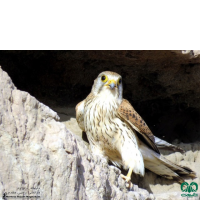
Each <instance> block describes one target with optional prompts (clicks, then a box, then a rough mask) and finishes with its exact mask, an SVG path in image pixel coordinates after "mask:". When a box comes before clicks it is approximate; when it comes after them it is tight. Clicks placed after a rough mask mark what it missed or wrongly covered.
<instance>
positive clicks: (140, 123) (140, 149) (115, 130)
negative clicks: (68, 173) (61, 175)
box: [76, 71, 195, 183]
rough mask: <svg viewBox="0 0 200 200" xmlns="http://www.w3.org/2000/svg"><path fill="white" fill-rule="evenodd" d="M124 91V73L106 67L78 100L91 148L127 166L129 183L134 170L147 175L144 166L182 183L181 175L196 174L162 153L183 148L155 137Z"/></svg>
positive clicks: (79, 117) (80, 119)
mask: <svg viewBox="0 0 200 200" xmlns="http://www.w3.org/2000/svg"><path fill="white" fill-rule="evenodd" d="M122 92H123V88H122V77H121V76H120V75H119V74H117V73H115V72H110V71H105V72H102V73H100V74H99V75H98V77H97V78H96V79H95V80H94V84H93V87H92V90H91V93H90V94H89V95H88V96H87V97H86V99H84V100H83V101H81V102H80V103H79V104H77V106H76V119H77V122H78V124H79V126H80V128H81V129H82V130H83V131H84V132H86V134H87V138H88V140H89V143H90V146H91V150H92V152H93V153H94V154H97V155H99V156H101V157H103V158H106V160H110V161H111V162H112V163H113V164H114V165H116V166H118V167H123V168H124V169H125V170H128V174H127V176H123V178H124V179H125V180H126V181H127V182H129V183H130V179H131V174H132V172H134V173H136V174H139V175H141V176H144V173H145V168H147V169H149V170H150V171H152V172H154V173H156V174H158V175H160V176H163V177H165V178H168V179H174V180H176V181H178V182H180V183H182V182H184V179H183V178H182V177H181V175H189V176H191V177H195V172H193V171H192V170H191V169H189V168H187V167H182V166H178V165H176V164H173V163H172V162H170V161H169V160H167V159H166V158H164V157H163V156H162V155H161V154H160V152H159V149H158V148H159V147H161V148H163V147H164V148H172V149H175V150H179V151H181V149H178V148H177V147H175V146H173V145H171V144H169V143H167V142H165V141H163V140H161V139H159V138H156V137H155V136H154V135H153V134H152V132H151V130H150V129H149V127H148V126H147V124H146V123H145V121H144V120H143V119H142V118H141V117H140V115H139V114H138V113H137V112H136V111H135V109H134V108H133V107H132V105H131V104H130V103H129V102H128V101H127V100H126V99H123V94H122ZM156 142H157V144H156Z"/></svg>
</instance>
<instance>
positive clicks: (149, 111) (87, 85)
mask: <svg viewBox="0 0 200 200" xmlns="http://www.w3.org/2000/svg"><path fill="white" fill-rule="evenodd" d="M0 65H1V67H2V69H3V70H5V71H6V72H7V73H8V74H9V76H10V77H11V78H12V80H13V82H14V84H15V85H16V87H17V88H18V89H20V90H24V91H27V92H29V93H30V94H31V95H33V96H35V97H36V98H37V99H38V100H39V101H41V102H43V103H45V104H47V105H48V106H49V107H51V108H53V109H54V110H55V111H57V112H58V114H59V115H60V116H61V121H64V119H68V118H70V117H74V116H75V110H74V107H75V105H76V104H77V103H78V102H79V101H81V100H83V99H84V98H85V97H86V96H87V95H88V94H89V92H90V90H91V87H92V84H93V81H94V79H95V78H96V77H97V75H98V74H99V73H100V72H102V71H105V70H110V71H115V72H117V73H119V74H121V75H122V78H123V87H124V98H126V99H128V100H129V101H130V102H131V103H132V105H133V106H134V108H135V109H136V110H137V112H138V113H139V114H140V115H141V116H142V117H143V119H144V120H145V121H146V122H147V124H148V126H149V127H150V129H151V130H152V131H153V133H154V134H155V135H156V136H158V137H160V138H163V139H165V140H167V141H169V142H172V141H173V140H175V139H178V140H177V142H184V143H189V142H194V141H197V140H198V141H200V56H199V57H197V58H195V57H193V56H192V55H189V54H188V55H185V54H182V53H181V51H0ZM65 108H66V109H65ZM69 108H71V110H70V111H69ZM65 115H66V116H67V118H64V117H63V116H65Z"/></svg>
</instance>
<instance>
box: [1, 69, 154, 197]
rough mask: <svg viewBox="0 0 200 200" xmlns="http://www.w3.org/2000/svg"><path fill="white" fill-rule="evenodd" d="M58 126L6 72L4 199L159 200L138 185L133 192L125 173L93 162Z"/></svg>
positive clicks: (3, 82)
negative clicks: (20, 197) (16, 197)
mask: <svg viewBox="0 0 200 200" xmlns="http://www.w3.org/2000/svg"><path fill="white" fill-rule="evenodd" d="M58 120H59V117H58V115H57V114H56V113H55V112H54V111H52V110H51V109H50V108H49V107H48V106H45V105H44V104H42V103H40V102H39V101H37V100H36V99H35V98H34V97H32V96H31V95H30V94H29V93H27V92H23V91H20V90H17V88H16V87H15V86H14V84H13V83H12V81H11V79H10V78H9V76H8V75H7V73H6V72H4V71H3V70H2V69H1V68H0V157H1V162H0V197H2V196H3V195H4V196H5V195H7V196H9V195H12V196H15V195H19V196H22V195H25V196H26V195H29V196H32V195H33V196H34V195H36V194H37V195H40V196H41V197H40V199H53V200H60V199H68V200H69V199H70V200H71V199H92V200H93V199H119V200H121V199H154V197H153V195H152V194H149V192H148V191H147V190H144V189H140V188H138V187H137V186H136V185H134V187H133V188H132V191H127V189H126V187H125V183H124V180H123V179H122V178H121V177H120V170H119V169H117V168H116V167H113V166H109V165H108V164H107V163H105V162H104V161H103V160H101V159H100V158H99V157H96V156H93V155H92V154H91V153H90V151H89V150H88V149H87V147H86V145H85V144H84V143H83V141H81V139H80V138H79V137H78V136H76V135H74V134H73V133H71V132H70V131H69V130H67V128H66V127H65V125H64V124H62V123H60V122H58ZM22 192H23V193H22Z"/></svg>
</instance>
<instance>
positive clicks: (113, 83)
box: [105, 80, 117, 89]
mask: <svg viewBox="0 0 200 200" xmlns="http://www.w3.org/2000/svg"><path fill="white" fill-rule="evenodd" d="M105 86H110V88H111V89H113V88H115V87H116V86H117V83H116V81H115V80H109V81H108V82H107V83H106V84H105Z"/></svg>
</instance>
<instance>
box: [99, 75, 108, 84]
mask: <svg viewBox="0 0 200 200" xmlns="http://www.w3.org/2000/svg"><path fill="white" fill-rule="evenodd" d="M107 79H108V78H107V76H105V75H103V76H102V77H101V80H102V82H104V83H105V82H106V81H107Z"/></svg>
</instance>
